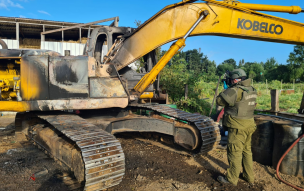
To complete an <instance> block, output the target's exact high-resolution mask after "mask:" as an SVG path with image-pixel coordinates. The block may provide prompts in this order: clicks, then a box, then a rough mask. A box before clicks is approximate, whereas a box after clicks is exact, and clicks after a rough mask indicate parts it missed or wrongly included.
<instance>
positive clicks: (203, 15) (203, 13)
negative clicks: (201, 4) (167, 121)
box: [184, 10, 209, 39]
mask: <svg viewBox="0 0 304 191" xmlns="http://www.w3.org/2000/svg"><path fill="white" fill-rule="evenodd" d="M208 14H209V11H207V10H206V11H203V12H202V15H201V16H200V17H199V18H198V20H197V21H196V22H195V23H194V25H193V26H192V27H191V28H190V30H189V31H188V32H187V33H186V34H185V36H184V39H186V38H187V37H188V36H189V35H190V34H191V33H192V31H193V30H194V29H195V28H196V26H197V25H198V24H199V23H200V22H201V21H202V20H203V19H204V18H205V17H206V16H207V15H208Z"/></svg>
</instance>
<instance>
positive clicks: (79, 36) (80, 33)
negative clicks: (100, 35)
mask: <svg viewBox="0 0 304 191" xmlns="http://www.w3.org/2000/svg"><path fill="white" fill-rule="evenodd" d="M79 43H80V44H81V27H79Z"/></svg>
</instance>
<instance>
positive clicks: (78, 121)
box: [29, 115, 125, 191]
mask: <svg viewBox="0 0 304 191" xmlns="http://www.w3.org/2000/svg"><path fill="white" fill-rule="evenodd" d="M37 117H38V118H39V119H42V120H43V121H44V122H43V123H39V124H37V125H34V126H32V127H31V128H30V132H32V134H30V135H29V136H30V138H31V139H33V140H34V141H35V143H37V144H38V146H39V147H42V148H43V149H44V150H45V151H46V152H47V153H48V154H50V155H51V156H52V157H54V158H55V159H57V160H59V161H60V162H62V163H63V164H65V165H67V166H68V167H69V168H70V169H71V170H72V171H73V172H74V175H75V177H76V178H77V180H78V181H79V182H83V183H84V190H86V191H95V190H96V191H99V190H104V189H107V188H109V187H112V186H115V185H117V184H119V183H120V182H121V181H122V178H123V176H124V173H125V157H124V153H123V151H122V148H121V145H120V143H119V141H118V140H117V139H116V138H115V137H114V136H113V135H111V134H109V133H107V132H106V131H104V130H102V129H100V128H98V127H96V126H95V125H93V124H91V123H88V122H87V121H86V120H84V119H82V118H81V117H79V116H76V115H37V116H36V118H37ZM52 128H55V129H57V130H58V132H57V131H56V132H55V131H53V130H52ZM33 132H36V133H33Z"/></svg>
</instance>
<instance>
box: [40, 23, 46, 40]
mask: <svg viewBox="0 0 304 191" xmlns="http://www.w3.org/2000/svg"><path fill="white" fill-rule="evenodd" d="M42 32H45V25H42ZM41 41H45V35H44V34H41Z"/></svg>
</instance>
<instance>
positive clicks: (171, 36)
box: [110, 0, 304, 93]
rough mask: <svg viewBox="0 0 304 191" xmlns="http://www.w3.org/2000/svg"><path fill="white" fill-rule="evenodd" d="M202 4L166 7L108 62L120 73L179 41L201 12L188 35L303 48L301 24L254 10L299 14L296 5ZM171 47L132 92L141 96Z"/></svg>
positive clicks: (210, 0) (170, 53) (212, 0)
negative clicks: (201, 16) (142, 58)
mask: <svg viewBox="0 0 304 191" xmlns="http://www.w3.org/2000/svg"><path fill="white" fill-rule="evenodd" d="M205 1H206V3H179V4H175V5H170V6H167V7H166V8H164V9H163V10H162V11H160V12H158V13H157V14H156V15H154V16H153V17H152V18H151V19H149V20H148V21H147V22H145V23H144V24H143V25H142V26H140V27H139V29H138V30H137V31H135V33H134V34H132V36H130V37H129V38H127V39H126V40H125V41H124V42H123V44H122V45H121V46H120V47H119V51H118V52H117V54H116V55H115V56H114V58H113V59H112V60H111V61H110V62H111V63H112V64H114V65H115V66H116V68H117V70H120V69H122V68H124V67H126V66H127V65H129V64H130V63H132V62H134V61H135V60H137V59H138V58H140V57H142V56H144V55H145V54H147V53H149V52H150V51H152V50H154V49H155V48H157V47H159V46H161V45H163V44H166V43H168V42H170V41H173V40H177V39H181V38H182V37H183V36H184V35H185V34H186V33H187V31H188V29H189V28H191V26H192V25H193V23H194V22H195V21H197V20H198V18H199V17H200V13H202V12H204V11H208V12H209V13H210V14H209V15H208V16H207V17H206V18H205V19H204V20H202V21H201V22H200V23H199V24H198V25H197V27H196V28H195V29H194V30H193V32H192V33H191V34H190V36H198V35H215V36H226V37H234V38H241V39H251V40H260V41H270V42H279V43H288V44H300V45H304V35H303V34H304V24H303V23H298V22H294V21H290V20H286V19H282V18H278V17H274V16H271V15H267V14H264V13H260V12H256V11H255V10H261V11H277V12H287V13H294V14H295V13H300V12H301V11H302V9H301V8H300V7H298V6H290V7H287V6H272V5H257V4H245V3H238V2H235V1H231V0H225V1H215V0H205ZM184 2H186V1H184ZM188 2H189V1H188ZM171 48H172V50H171V49H170V50H169V51H168V53H167V54H166V55H165V57H164V58H162V59H161V60H160V62H159V63H161V64H160V65H159V64H157V65H156V66H155V67H154V68H153V69H152V71H151V72H150V73H149V75H146V76H144V78H143V79H142V80H141V81H140V82H139V83H138V84H137V85H136V87H135V90H136V92H138V93H142V92H143V91H144V89H145V88H146V87H147V86H148V85H150V84H151V82H153V80H155V77H156V75H157V74H158V73H159V72H160V71H161V69H162V68H163V67H164V66H165V65H166V63H167V62H168V61H169V60H170V59H171V57H172V56H173V55H174V54H175V52H176V51H177V50H178V47H175V46H172V47H171Z"/></svg>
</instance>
